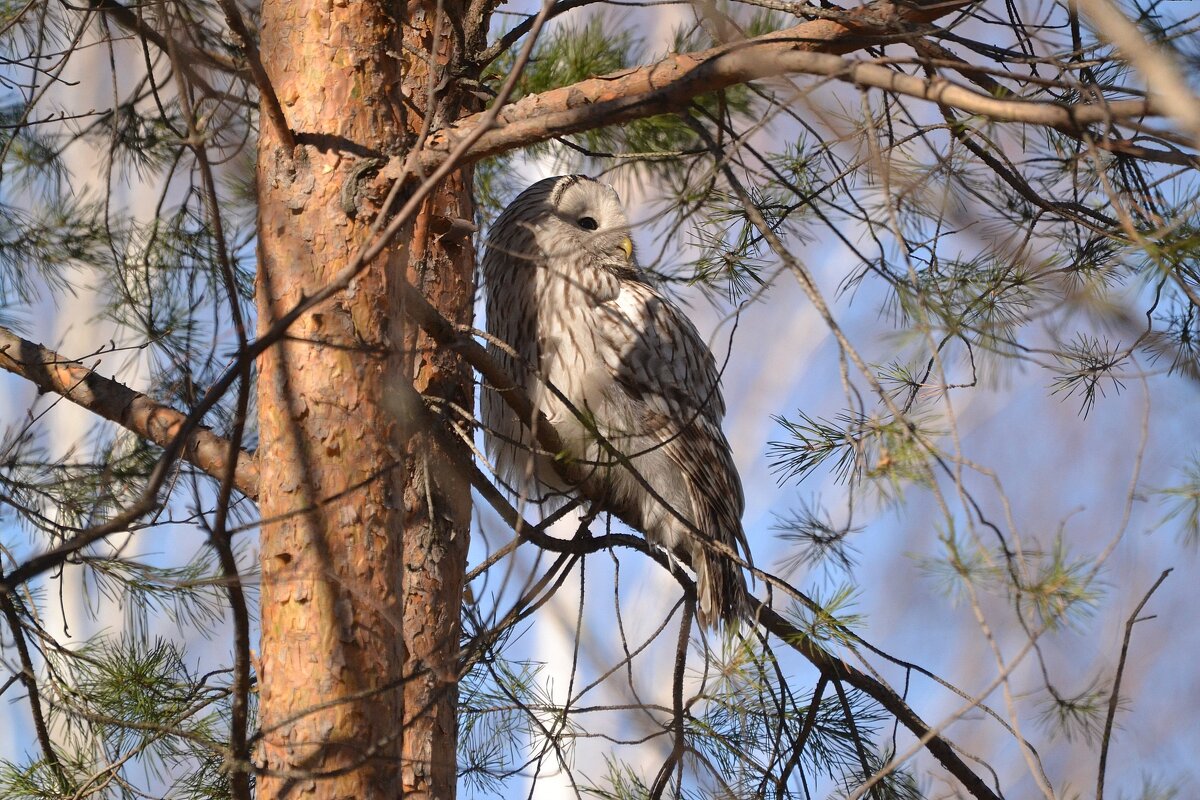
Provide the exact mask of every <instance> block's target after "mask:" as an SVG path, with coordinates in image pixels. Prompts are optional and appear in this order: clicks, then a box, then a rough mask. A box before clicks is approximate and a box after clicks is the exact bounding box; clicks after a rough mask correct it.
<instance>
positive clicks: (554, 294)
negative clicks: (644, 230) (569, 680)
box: [481, 175, 749, 628]
mask: <svg viewBox="0 0 1200 800" xmlns="http://www.w3.org/2000/svg"><path fill="white" fill-rule="evenodd" d="M482 271H483V281H484V286H485V290H486V295H487V299H486V309H487V329H488V332H489V334H490V335H491V337H492V339H493V341H492V343H491V344H490V345H489V349H490V352H491V356H492V358H494V359H495V360H496V362H497V363H498V364H500V365H501V366H502V367H503V369H504V370H505V372H506V373H507V374H508V376H509V377H510V378H512V380H513V382H514V383H515V384H517V385H518V386H522V387H524V388H525V390H526V391H527V392H528V394H529V397H530V399H531V400H532V401H533V403H534V406H535V407H536V408H537V409H538V410H539V411H541V412H542V413H543V414H544V415H545V417H546V418H547V419H548V420H549V421H550V423H551V424H552V425H553V426H554V428H555V430H556V431H557V433H558V435H559V437H560V438H561V440H562V442H563V445H564V447H565V448H566V451H567V452H566V455H567V456H568V457H569V458H571V459H572V460H573V461H574V462H575V463H576V465H577V466H579V468H580V471H581V472H582V473H583V475H584V478H583V484H584V486H583V487H582V488H584V489H585V490H586V491H585V492H584V493H585V495H586V496H587V497H589V498H592V499H593V500H595V498H600V500H599V501H598V502H599V505H600V506H601V508H600V510H601V511H607V512H609V513H611V514H613V515H615V516H617V517H619V518H620V519H622V520H624V521H625V522H626V523H628V524H629V525H630V526H631V527H633V528H635V529H637V530H639V531H641V532H642V533H643V534H645V537H646V539H647V541H649V542H650V543H651V544H655V545H658V546H660V547H663V548H665V549H666V550H667V551H669V552H670V553H672V554H673V555H674V556H675V557H676V558H678V559H679V560H681V561H682V562H684V563H685V564H687V565H688V566H690V567H691V569H692V570H693V571H694V572H695V574H696V589H697V616H698V617H699V619H700V621H701V622H702V623H704V624H705V625H707V626H709V627H713V628H715V627H716V626H717V625H718V623H720V622H724V623H727V624H729V623H734V624H736V621H737V620H738V619H739V617H740V616H741V615H742V613H743V611H744V609H745V604H746V583H745V579H744V577H743V575H742V570H741V568H740V567H739V565H738V564H737V563H736V562H735V561H734V560H732V559H731V558H730V557H729V555H728V554H729V553H733V552H737V548H738V547H739V546H740V547H741V552H742V553H743V554H744V556H745V558H746V559H747V560H749V548H748V546H747V543H746V537H745V534H744V533H743V531H742V524H741V516H742V510H743V508H744V506H745V500H744V497H743V494H742V485H741V481H740V480H739V479H738V474H737V471H736V469H735V467H734V464H733V458H732V456H731V454H730V450H729V442H728V441H726V439H725V436H724V434H723V433H722V432H721V419H722V417H723V416H724V415H725V402H724V400H723V399H722V397H721V392H720V389H719V387H718V385H717V382H718V373H717V368H716V364H715V362H714V360H713V356H712V353H710V352H709V350H708V348H707V346H706V345H705V343H704V341H703V340H702V339H701V338H700V335H699V334H698V333H697V332H696V329H695V327H693V326H692V324H691V322H689V321H688V319H687V318H686V317H685V316H684V315H683V313H682V312H681V311H680V310H679V308H678V307H676V306H675V305H674V304H673V303H672V302H671V301H670V300H669V299H667V297H666V296H665V295H664V294H663V293H662V292H661V291H660V290H659V289H658V288H656V287H655V286H654V285H653V284H652V283H651V282H650V280H648V278H647V276H646V275H645V274H644V273H642V271H641V270H640V269H639V267H638V264H637V261H636V259H635V258H634V253H633V242H632V240H631V239H630V237H629V222H628V221H627V220H626V218H625V211H624V209H623V208H622V206H621V201H620V199H619V198H618V197H617V193H616V191H614V190H613V188H612V187H611V186H608V185H607V184H603V183H600V182H598V181H596V180H593V179H591V178H588V177H585V176H583V175H566V176H560V177H556V178H547V179H546V180H543V181H539V182H538V183H535V184H533V185H532V186H530V187H529V188H528V189H526V190H525V191H524V192H522V193H521V194H520V195H519V196H518V197H517V198H516V199H515V200H513V202H512V204H511V205H509V206H508V208H506V209H505V210H504V212H503V213H502V214H501V215H500V216H499V218H497V220H496V222H495V223H494V224H493V225H492V228H491V231H490V233H489V236H488V246H487V252H486V254H485V255H484V258H483V268H482ZM481 405H482V420H483V424H484V429H485V440H486V443H487V448H488V451H489V453H490V455H491V457H492V458H493V459H494V461H495V463H496V467H497V470H498V473H499V474H500V476H501V477H502V478H503V479H504V480H505V481H507V482H508V484H509V485H510V486H511V487H514V488H515V489H516V491H517V492H518V493H519V494H520V496H521V497H522V499H527V500H530V501H533V502H538V503H544V502H550V503H553V502H555V501H556V499H557V500H559V501H561V499H562V498H564V497H566V496H568V495H570V493H571V492H573V491H574V490H576V489H577V488H580V487H574V486H570V485H566V484H564V482H563V481H562V479H561V478H560V477H559V476H558V474H557V473H556V471H555V469H554V465H553V461H552V458H551V456H549V455H546V454H540V455H539V448H538V446H537V445H536V439H535V436H534V435H533V434H532V433H531V432H530V431H529V430H528V429H527V428H526V427H525V426H524V425H523V424H522V423H521V422H520V421H519V420H518V418H517V416H516V415H515V414H514V413H513V412H512V411H511V410H510V409H509V407H508V406H507V405H506V404H505V402H504V399H503V397H502V396H501V395H500V393H499V392H497V391H495V390H494V389H492V388H491V387H489V386H486V385H485V386H484V388H483V393H482V400H481ZM714 545H715V546H714Z"/></svg>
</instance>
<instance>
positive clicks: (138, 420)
mask: <svg viewBox="0 0 1200 800" xmlns="http://www.w3.org/2000/svg"><path fill="white" fill-rule="evenodd" d="M0 368H2V369H5V370H7V371H8V372H11V373H13V374H14V375H20V376H21V377H22V378H25V379H27V380H29V381H31V382H32V383H33V384H34V385H35V386H37V387H38V389H39V390H40V391H42V392H51V393H53V394H57V395H60V396H62V397H65V398H66V399H67V400H70V401H71V402H72V403H75V404H76V405H78V406H81V407H83V408H86V409H87V410H89V411H91V412H93V413H95V414H98V415H100V416H102V417H104V418H105V419H107V420H109V421H111V422H115V423H116V424H118V425H120V426H121V427H123V428H125V429H126V430H128V431H130V432H132V433H134V434H136V435H138V436H141V437H142V438H143V439H148V440H149V441H152V442H154V443H155V444H157V445H159V446H161V447H167V446H169V445H170V444H171V442H172V441H173V440H174V438H175V436H176V435H177V434H178V432H179V430H180V428H181V427H182V426H183V424H184V420H185V419H186V418H187V415H186V414H183V413H181V412H179V411H176V410H175V409H173V408H171V407H170V406H165V405H162V404H161V403H156V402H155V401H154V400H152V399H150V398H149V397H147V396H146V395H144V394H142V393H140V392H135V391H134V390H132V389H130V388H129V387H128V386H125V385H124V384H122V383H118V382H117V381H114V380H111V379H109V378H105V377H104V376H102V375H100V374H98V373H96V372H94V371H93V370H91V369H88V368H87V367H85V366H84V365H83V364H81V363H79V362H78V361H72V360H71V359H68V358H64V357H63V356H61V355H59V354H58V353H56V352H54V351H53V350H50V349H48V348H46V347H42V346H41V345H39V344H34V343H33V342H30V341H27V340H25V339H22V338H21V337H19V336H17V335H16V334H15V333H13V332H12V331H10V330H8V329H7V328H3V327H0ZM181 455H182V458H184V459H185V460H186V461H188V462H189V463H191V464H192V465H193V466H195V467H197V468H198V469H200V470H202V471H203V472H205V473H206V474H208V475H211V476H212V477H214V478H216V479H217V480H221V479H222V478H223V477H224V476H225V475H226V473H227V472H228V461H229V442H228V441H226V440H225V439H223V438H221V437H220V436H217V435H216V434H215V433H213V432H212V431H208V430H204V429H199V430H196V431H194V432H193V433H192V434H191V435H190V436H188V438H187V441H186V442H185V443H184V446H183V451H182V454H181ZM234 486H236V487H237V489H238V491H240V492H241V493H242V494H244V495H246V496H247V497H249V498H252V499H254V498H257V497H258V463H257V462H256V461H255V459H254V454H253V453H247V452H245V451H243V452H242V453H241V456H240V457H239V458H238V464H237V470H236V472H235V473H234Z"/></svg>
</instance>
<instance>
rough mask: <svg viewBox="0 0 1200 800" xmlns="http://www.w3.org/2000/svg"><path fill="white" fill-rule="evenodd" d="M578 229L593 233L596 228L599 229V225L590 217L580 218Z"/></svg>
mask: <svg viewBox="0 0 1200 800" xmlns="http://www.w3.org/2000/svg"><path fill="white" fill-rule="evenodd" d="M579 227H581V228H583V229H584V230H585V231H594V230H596V228H599V227H600V223H599V222H596V220H595V219H594V218H592V217H580V218H579Z"/></svg>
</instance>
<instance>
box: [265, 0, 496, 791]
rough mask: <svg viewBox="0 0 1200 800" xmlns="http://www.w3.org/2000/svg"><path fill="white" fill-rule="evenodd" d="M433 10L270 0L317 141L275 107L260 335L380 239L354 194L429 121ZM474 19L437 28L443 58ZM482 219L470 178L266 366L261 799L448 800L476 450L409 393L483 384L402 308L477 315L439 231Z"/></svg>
mask: <svg viewBox="0 0 1200 800" xmlns="http://www.w3.org/2000/svg"><path fill="white" fill-rule="evenodd" d="M446 11H447V13H448V14H453V13H455V10H454V9H453V8H451V7H450V5H449V4H447V7H446ZM401 13H403V14H405V15H407V16H406V18H404V19H400V18H398V17H397V16H395V15H396V14H401ZM458 13H460V14H461V13H462V12H461V10H460V11H459V12H458ZM433 16H434V14H433V6H432V5H430V6H428V7H424V6H416V5H413V6H409V7H407V8H403V7H394V6H389V5H387V4H381V3H378V2H353V3H318V2H312V0H300V1H297V0H264V2H263V4H262V23H261V24H262V35H261V50H262V58H263V62H264V64H265V66H266V71H267V73H268V75H269V76H270V79H271V81H272V83H273V85H274V86H275V89H276V92H277V94H278V96H279V98H280V100H281V103H282V105H283V110H284V113H285V115H286V117H287V119H288V122H289V125H290V127H291V129H292V130H293V131H295V132H296V134H297V136H298V137H299V140H300V143H301V144H300V146H299V147H297V148H296V150H295V151H294V152H289V151H288V150H287V149H286V148H284V147H283V146H281V144H280V141H279V138H278V136H276V135H275V132H274V131H273V130H272V129H271V127H270V126H269V125H267V124H266V121H265V118H266V114H264V115H263V117H264V124H263V131H262V135H261V140H260V144H259V150H258V159H259V161H258V171H259V174H258V192H259V207H260V211H259V215H260V218H259V248H260V250H259V272H258V284H257V295H258V311H259V330H260V333H261V332H263V331H265V330H267V329H268V328H269V327H270V326H271V324H272V323H273V321H274V320H276V319H278V318H279V317H280V316H281V315H282V314H284V313H285V312H287V311H288V310H289V309H291V308H292V307H293V306H294V305H295V304H296V303H297V302H298V301H299V300H300V299H301V298H302V297H305V296H311V295H312V294H313V293H314V292H315V291H317V290H318V289H320V288H321V287H323V286H325V285H327V283H328V282H329V281H330V280H331V278H332V277H333V276H334V275H336V274H337V273H338V272H339V271H341V270H343V269H344V268H345V267H346V266H347V264H349V263H350V262H351V261H352V259H353V258H354V255H355V253H356V252H357V251H358V250H359V248H360V246H361V245H362V244H363V242H364V241H366V240H367V238H368V231H369V227H370V223H371V214H369V213H365V212H364V211H363V210H362V209H361V208H359V209H355V208H353V207H352V206H351V207H350V208H349V209H348V207H347V202H348V201H349V202H351V203H353V201H354V198H355V192H354V191H353V190H354V188H355V186H356V185H358V183H359V182H361V181H362V180H363V178H362V171H361V169H359V168H360V167H361V166H362V165H363V164H364V160H363V157H364V156H370V155H372V154H377V155H379V156H388V155H394V154H396V153H402V152H403V150H404V148H405V147H406V146H411V144H412V142H413V141H414V139H415V133H416V132H417V131H419V130H420V128H421V120H422V114H423V111H424V109H425V106H426V103H427V99H426V98H427V97H428V92H429V85H430V81H429V77H428V74H429V73H428V67H427V64H426V62H425V61H424V60H422V59H420V58H419V57H412V56H410V55H408V53H411V48H412V47H417V48H419V49H420V50H423V51H427V50H428V49H429V47H430V43H431V42H432V41H433V40H434V30H435V27H434V22H433ZM461 19H462V17H461V16H460V17H459V19H458V20H457V21H456V22H455V24H454V25H453V26H452V25H451V24H449V23H446V24H443V25H442V26H440V28H439V29H438V30H439V31H440V35H439V36H438V50H439V52H440V53H441V54H442V55H441V56H440V58H439V60H442V61H444V59H445V58H447V55H446V54H449V53H451V52H452V51H453V48H452V47H451V46H450V35H451V33H450V32H451V30H453V29H457V31H459V32H461V31H462V27H461ZM402 37H403V40H404V42H403V43H402V41H401V38H402ZM405 43H407V44H408V45H409V46H410V47H409V49H407V50H406V49H405V47H404V44H405ZM458 52H463V51H462V50H461V49H459V50H458ZM401 54H403V55H401ZM472 216H473V214H472V206H471V198H470V175H469V173H467V172H462V173H457V174H454V175H452V176H451V178H450V179H448V180H447V181H445V182H444V183H443V185H442V186H441V188H440V189H438V190H437V192H436V193H435V195H434V196H433V197H432V198H431V200H429V201H427V202H426V204H425V207H424V208H423V209H422V211H421V213H420V215H419V216H418V217H417V218H416V219H415V220H414V224H413V226H412V229H411V230H410V231H406V232H404V233H402V234H401V236H399V237H398V238H397V239H396V242H395V244H394V246H393V247H392V248H391V249H389V250H388V251H386V252H385V254H384V255H382V256H381V257H380V258H378V259H377V260H376V261H375V262H374V263H372V264H370V265H369V266H368V267H367V268H366V269H364V270H363V271H362V272H361V273H360V274H359V276H358V277H357V278H356V279H355V280H354V282H353V283H352V285H351V286H350V288H349V289H348V290H347V291H345V292H342V293H340V294H339V295H337V296H336V297H334V298H333V299H331V300H330V301H328V302H326V303H324V304H322V305H321V306H320V307H319V308H317V309H316V310H314V311H312V312H310V313H307V314H305V315H304V316H303V317H301V318H300V319H299V320H298V321H296V322H295V323H294V324H293V325H292V326H291V328H290V335H289V337H288V338H287V340H286V341H284V342H281V343H279V344H277V345H276V346H274V347H272V348H271V349H270V350H269V351H267V352H266V353H265V354H264V355H263V356H262V358H261V359H260V361H259V363H258V369H259V381H258V386H259V391H258V406H259V408H258V410H259V420H260V425H259V435H260V444H259V450H258V453H259V463H260V464H261V465H262V478H261V483H260V486H261V491H260V510H261V513H262V518H263V520H264V523H263V526H262V595H261V597H262V642H261V649H260V663H259V665H258V676H259V686H260V722H261V726H262V731H263V737H262V740H261V745H260V747H259V749H258V750H257V752H256V754H255V761H256V764H257V765H258V766H259V768H260V769H261V770H262V771H261V773H260V776H259V778H258V796H259V797H260V798H277V797H300V796H303V797H318V798H323V797H338V798H374V797H397V796H403V797H437V798H450V797H453V795H454V783H455V744H456V738H455V737H456V731H455V706H456V702H457V652H458V639H459V608H460V601H461V594H462V576H463V572H464V565H465V559H466V550H467V538H468V532H469V528H468V526H469V519H470V493H469V487H467V486H466V485H464V484H463V483H462V481H461V480H460V479H459V478H458V477H457V473H456V471H455V470H453V469H450V468H448V458H451V457H453V458H459V459H461V458H466V457H468V456H467V455H466V454H465V453H454V454H447V453H445V452H443V451H441V450H439V449H438V447H437V445H436V444H435V442H434V441H433V440H432V438H431V437H429V436H428V432H426V431H422V430H419V429H417V428H415V427H414V426H412V425H410V424H407V422H406V419H405V412H404V408H403V404H402V403H401V402H400V401H399V400H398V399H397V398H399V397H401V396H403V393H401V392H398V391H397V390H396V387H397V386H398V385H400V384H399V383H398V382H405V383H407V384H409V385H411V386H413V387H415V388H416V389H417V391H419V392H422V393H424V394H427V395H432V396H439V397H444V398H448V399H451V400H453V401H454V402H455V403H458V404H461V405H462V406H464V407H467V408H470V406H471V400H470V397H471V384H470V376H469V374H468V373H466V372H465V371H464V370H463V368H462V366H461V365H460V364H459V363H458V361H457V360H456V359H455V358H453V356H452V355H451V354H447V353H442V352H438V351H437V350H436V349H435V348H433V347H432V345H431V343H430V342H428V340H426V339H425V338H424V337H423V336H421V335H420V334H419V333H418V331H417V330H416V329H415V327H414V325H413V324H412V323H411V322H410V321H409V320H408V319H407V318H406V316H405V314H404V311H403V308H401V304H400V300H399V297H400V292H399V291H398V290H397V280H396V278H397V277H398V276H400V275H405V276H407V279H408V280H409V281H410V282H412V283H413V284H414V285H416V286H418V287H419V288H420V289H421V290H422V291H423V292H424V293H425V294H426V296H427V297H429V299H430V300H431V301H432V302H433V303H434V305H436V306H437V307H438V308H439V309H440V310H441V311H442V313H443V314H444V315H446V316H447V317H448V318H450V319H451V320H454V321H457V322H463V323H465V322H470V319H471V309H472V295H473V287H472V281H473V271H474V263H473V259H474V255H473V252H472V249H471V245H470V242H469V241H467V240H462V239H460V240H458V241H449V242H448V241H446V240H445V239H444V238H439V237H437V236H433V235H431V233H430V231H431V229H432V230H439V228H438V224H437V223H438V220H440V219H444V218H447V217H449V218H462V219H471V218H472Z"/></svg>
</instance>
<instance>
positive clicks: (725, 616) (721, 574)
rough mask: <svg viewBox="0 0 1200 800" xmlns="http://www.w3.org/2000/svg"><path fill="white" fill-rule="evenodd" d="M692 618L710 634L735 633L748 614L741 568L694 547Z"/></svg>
mask: <svg viewBox="0 0 1200 800" xmlns="http://www.w3.org/2000/svg"><path fill="white" fill-rule="evenodd" d="M691 557H692V558H691V561H692V568H693V569H694V570H695V571H696V616H697V617H698V618H699V620H700V624H702V625H704V626H705V627H707V628H709V629H710V630H717V629H718V628H719V627H721V626H724V627H725V628H727V629H736V628H737V627H738V625H739V624H740V622H741V621H742V620H743V619H745V618H746V616H747V613H748V612H749V610H750V604H749V602H748V599H747V598H748V596H747V593H746V579H745V577H744V576H743V574H742V568H741V565H739V564H738V563H737V562H736V561H734V560H733V559H732V558H731V557H730V556H729V555H728V554H726V553H724V552H721V551H720V550H718V549H716V548H710V547H704V546H703V545H700V546H697V547H694V548H693V549H692V553H691Z"/></svg>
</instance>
